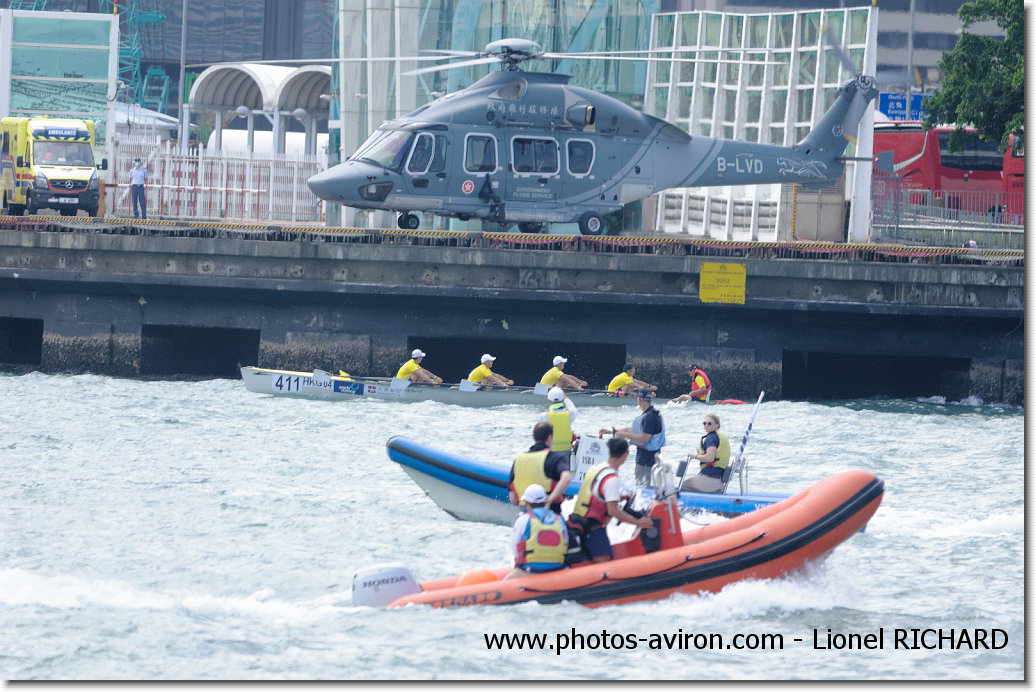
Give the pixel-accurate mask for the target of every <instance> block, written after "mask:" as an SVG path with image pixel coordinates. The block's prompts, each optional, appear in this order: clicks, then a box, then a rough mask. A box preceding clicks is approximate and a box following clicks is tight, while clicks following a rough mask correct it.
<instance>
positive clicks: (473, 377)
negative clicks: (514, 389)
mask: <svg viewBox="0 0 1036 692" xmlns="http://www.w3.org/2000/svg"><path fill="white" fill-rule="evenodd" d="M494 361H496V357H495V356H491V355H489V354H488V353H483V354H482V365H480V366H478V367H477V368H475V369H474V370H472V371H471V373H470V374H469V375H468V380H469V381H470V382H474V383H475V384H478V385H482V386H485V385H490V384H497V385H508V386H510V385H512V384H514V380H509V379H507V378H506V377H504V376H503V375H497V374H495V373H494V372H493V362H494Z"/></svg>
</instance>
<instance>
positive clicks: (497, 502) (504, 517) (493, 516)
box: [386, 436, 788, 526]
mask: <svg viewBox="0 0 1036 692" xmlns="http://www.w3.org/2000/svg"><path fill="white" fill-rule="evenodd" d="M386 446H387V447H388V455H389V458H390V459H392V461H394V462H396V463H397V464H399V465H400V466H402V467H403V470H404V471H406V472H407V473H408V474H409V475H410V477H411V478H413V479H414V480H415V481H416V482H417V484H418V485H420V486H421V488H422V489H424V491H425V493H427V494H428V496H429V497H430V498H432V500H433V501H434V502H435V504H437V505H439V506H440V507H441V508H442V509H443V510H445V511H446V512H447V513H448V514H450V515H451V516H454V517H456V518H457V519H462V520H464V521H481V522H488V523H491V524H504V525H507V526H510V525H511V524H513V523H514V520H515V519H516V518H517V517H518V508H517V507H516V506H515V505H513V504H511V502H510V499H509V498H508V496H507V485H508V477H509V475H510V471H511V469H510V467H509V466H503V465H500V464H490V463H486V462H483V461H477V460H475V459H470V458H467V457H463V456H460V455H457V454H452V453H450V452H445V451H442V450H439V449H434V448H432V447H429V446H427V445H423V444H421V443H419V442H415V441H413V440H408V439H406V438H404V437H399V436H396V437H392V438H390V439H389V441H388V442H387V443H386ZM577 478H578V477H577ZM579 479H580V480H581V478H579ZM578 492H579V481H578V480H573V482H572V484H571V485H570V486H569V488H568V492H567V493H566V494H569V495H576V494H578ZM786 497H788V495H781V494H773V493H744V494H728V493H695V492H686V491H681V492H680V496H679V498H680V505H681V506H682V508H683V509H684V510H685V511H693V510H698V511H702V512H713V513H715V514H721V515H724V516H737V515H739V514H744V513H745V512H751V511H752V510H755V509H759V508H760V507H766V506H767V505H771V504H773V503H774V502H778V501H780V500H783V499H785V498H786Z"/></svg>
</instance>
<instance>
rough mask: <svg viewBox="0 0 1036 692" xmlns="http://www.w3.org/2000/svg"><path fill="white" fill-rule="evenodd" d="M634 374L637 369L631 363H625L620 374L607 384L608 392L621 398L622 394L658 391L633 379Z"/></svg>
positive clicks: (651, 385) (654, 387)
mask: <svg viewBox="0 0 1036 692" xmlns="http://www.w3.org/2000/svg"><path fill="white" fill-rule="evenodd" d="M636 373H637V369H636V368H635V367H634V366H633V363H626V367H624V368H623V369H622V372H620V373H619V374H618V375H616V376H615V377H613V378H612V381H611V382H609V383H608V391H609V392H610V393H613V394H616V395H618V396H622V395H623V394H629V393H631V392H635V391H637V390H638V389H650V390H651V391H652V392H653V391H655V390H657V389H658V387H656V386H655V385H653V384H648V383H647V382H644V381H642V380H638V379H635V378H634V377H633V376H634V375H635V374H636Z"/></svg>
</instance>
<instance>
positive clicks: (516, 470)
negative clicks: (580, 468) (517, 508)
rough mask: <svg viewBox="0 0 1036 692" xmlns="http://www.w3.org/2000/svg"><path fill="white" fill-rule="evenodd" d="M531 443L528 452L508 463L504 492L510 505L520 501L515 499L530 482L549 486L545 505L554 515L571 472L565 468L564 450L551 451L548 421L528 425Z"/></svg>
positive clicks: (567, 458)
mask: <svg viewBox="0 0 1036 692" xmlns="http://www.w3.org/2000/svg"><path fill="white" fill-rule="evenodd" d="M532 440H533V443H534V444H533V445H532V447H529V451H528V452H525V453H523V454H519V455H518V456H516V457H515V458H514V463H513V464H511V476H510V479H509V482H508V490H507V494H508V496H509V497H510V498H511V502H513V503H514V504H516V505H517V504H521V502H520V500H519V498H520V497H521V496H522V495H523V494H524V493H525V490H526V489H527V488H528V487H529V486H530V485H532V484H534V483H535V484H537V485H541V486H543V487H544V488H549V495H548V497H547V502H546V504H547V505H548V506H549V507H550V508H551V509H552V510H554V511H555V512H557V513H558V514H560V513H561V500H562V498H563V497H564V495H565V490H566V489H567V488H568V484H569V483H571V482H572V471H570V470H569V468H570V467H569V459H570V458H571V455H570V454H569V453H568V452H552V451H551V449H550V445H551V443H552V442H553V441H554V426H552V425H551V424H550V423H537V424H536V425H534V426H533V428H532Z"/></svg>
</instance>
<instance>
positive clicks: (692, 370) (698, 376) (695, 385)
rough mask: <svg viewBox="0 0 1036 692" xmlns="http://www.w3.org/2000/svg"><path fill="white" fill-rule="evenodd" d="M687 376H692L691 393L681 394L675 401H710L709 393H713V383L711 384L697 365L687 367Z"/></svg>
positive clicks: (692, 364)
mask: <svg viewBox="0 0 1036 692" xmlns="http://www.w3.org/2000/svg"><path fill="white" fill-rule="evenodd" d="M687 374H688V375H690V376H691V391H689V392H688V393H686V394H681V395H680V396H678V397H676V399H674V401H690V400H691V399H695V400H697V401H708V400H709V393H710V392H711V391H712V383H711V382H709V376H708V375H706V374H705V371H704V370H702V369H701V368H699V367H698V366H697V364H695V363H691V364H690V365H688V366H687Z"/></svg>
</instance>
